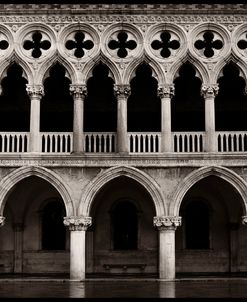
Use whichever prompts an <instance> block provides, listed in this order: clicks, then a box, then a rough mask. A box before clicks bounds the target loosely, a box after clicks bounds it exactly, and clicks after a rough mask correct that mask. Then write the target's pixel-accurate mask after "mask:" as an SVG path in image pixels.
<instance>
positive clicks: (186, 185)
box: [169, 166, 247, 216]
mask: <svg viewBox="0 0 247 302" xmlns="http://www.w3.org/2000/svg"><path fill="white" fill-rule="evenodd" d="M211 175H213V176H217V177H219V178H221V179H223V180H225V181H226V182H228V183H229V184H230V185H232V187H233V188H234V189H235V190H236V191H237V192H238V194H239V195H240V196H241V199H242V201H243V202H242V207H243V216H245V215H247V184H246V182H245V180H244V179H243V178H241V177H240V176H239V175H238V174H236V173H235V172H234V171H232V170H229V169H227V168H225V167H215V166H210V167H202V168H199V169H197V170H195V171H193V172H191V173H190V174H189V175H188V176H187V177H185V178H184V179H183V180H182V181H181V182H180V184H179V185H178V186H177V189H176V190H175V192H174V193H173V195H172V196H171V199H170V200H171V201H172V202H171V204H170V206H169V215H174V216H176V215H179V209H180V206H181V203H182V201H183V198H184V196H185V194H186V193H187V192H188V191H189V189H190V188H192V187H193V186H194V185H195V184H196V183H197V182H199V181H200V180H201V179H204V178H206V177H208V176H211Z"/></svg>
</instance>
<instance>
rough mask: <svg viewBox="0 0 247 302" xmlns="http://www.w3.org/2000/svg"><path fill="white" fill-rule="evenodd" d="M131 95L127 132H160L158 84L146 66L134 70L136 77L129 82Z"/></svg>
mask: <svg viewBox="0 0 247 302" xmlns="http://www.w3.org/2000/svg"><path fill="white" fill-rule="evenodd" d="M130 86H131V95H130V96H129V98H128V131H130V132H135V131H137V132H138V131H142V132H144V131H155V132H156V131H157V132H158V131H161V102H160V98H159V97H158V95H157V88H158V83H157V80H156V79H155V78H154V77H152V69H151V67H150V66H149V65H148V64H145V63H143V64H141V65H140V66H139V67H138V68H137V69H136V76H135V77H134V78H133V79H132V80H131V82H130Z"/></svg>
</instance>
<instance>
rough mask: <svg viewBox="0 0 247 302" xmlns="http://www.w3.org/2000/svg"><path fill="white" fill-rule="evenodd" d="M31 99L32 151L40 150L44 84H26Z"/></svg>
mask: <svg viewBox="0 0 247 302" xmlns="http://www.w3.org/2000/svg"><path fill="white" fill-rule="evenodd" d="M26 91H27V93H28V95H29V97H30V100H31V109H30V111H31V116H30V150H29V151H30V152H40V151H41V148H40V146H41V145H40V140H41V139H40V135H39V128H40V100H41V98H42V97H43V95H44V87H43V85H29V84H27V85H26Z"/></svg>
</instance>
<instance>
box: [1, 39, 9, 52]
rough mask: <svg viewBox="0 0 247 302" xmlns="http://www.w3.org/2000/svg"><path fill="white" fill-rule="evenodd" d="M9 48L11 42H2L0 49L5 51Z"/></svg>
mask: <svg viewBox="0 0 247 302" xmlns="http://www.w3.org/2000/svg"><path fill="white" fill-rule="evenodd" d="M8 47H9V42H8V41H6V40H1V41H0V49H1V50H5V49H7V48H8Z"/></svg>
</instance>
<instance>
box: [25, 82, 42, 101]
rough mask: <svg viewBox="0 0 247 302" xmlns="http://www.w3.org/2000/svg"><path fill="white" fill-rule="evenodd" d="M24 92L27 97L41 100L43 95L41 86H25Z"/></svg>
mask: <svg viewBox="0 0 247 302" xmlns="http://www.w3.org/2000/svg"><path fill="white" fill-rule="evenodd" d="M26 91H27V94H28V95H29V97H30V98H31V99H32V98H38V99H41V98H42V96H43V95H44V86H43V85H30V84H26Z"/></svg>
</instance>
